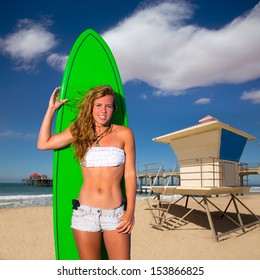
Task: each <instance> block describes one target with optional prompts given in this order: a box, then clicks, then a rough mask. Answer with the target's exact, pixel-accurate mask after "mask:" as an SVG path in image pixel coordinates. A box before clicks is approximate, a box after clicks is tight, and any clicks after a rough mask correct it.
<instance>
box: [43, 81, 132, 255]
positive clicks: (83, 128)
mask: <svg viewBox="0 0 260 280" xmlns="http://www.w3.org/2000/svg"><path fill="white" fill-rule="evenodd" d="M59 91H60V89H59V88H55V90H54V91H53V93H52V95H51V98H50V101H49V106H48V109H47V112H46V114H45V117H44V119H43V122H42V125H41V129H40V132H39V137H38V148H39V149H42V150H49V149H60V148H63V147H65V146H68V145H73V146H74V148H75V156H76V158H77V159H78V161H79V163H80V164H81V169H82V175H83V179H84V180H83V185H82V187H81V190H80V193H79V196H78V200H76V201H75V200H74V201H73V204H74V210H73V215H72V229H73V233H74V238H75V241H76V245H77V249H78V252H79V257H80V259H100V258H101V239H102V238H104V242H105V246H106V249H107V252H108V257H109V259H121V260H123V259H130V233H131V232H132V229H133V226H134V209H135V195H136V171H135V142H134V136H133V133H132V130H131V129H130V128H128V127H123V126H120V125H115V124H112V123H111V117H112V114H113V112H114V111H115V110H116V104H115V98H114V91H113V89H112V88H111V87H110V86H99V87H96V88H93V89H92V90H90V92H89V93H88V94H87V95H86V97H85V99H84V100H83V102H82V103H81V105H80V110H79V113H78V116H77V118H76V120H75V122H74V123H73V124H72V125H71V126H70V127H68V128H67V129H66V130H64V131H63V132H61V133H59V134H54V135H52V134H51V125H52V120H53V117H54V114H55V111H56V110H57V109H59V108H60V107H61V106H62V105H63V104H65V103H66V102H67V101H68V100H67V99H64V100H59V99H58V96H59ZM123 176H124V180H125V187H126V199H127V206H126V205H125V203H124V201H123V196H122V193H121V188H120V182H121V179H122V177H123Z"/></svg>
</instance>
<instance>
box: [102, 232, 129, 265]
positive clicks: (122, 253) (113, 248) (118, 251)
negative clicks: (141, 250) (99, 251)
mask: <svg viewBox="0 0 260 280" xmlns="http://www.w3.org/2000/svg"><path fill="white" fill-rule="evenodd" d="M103 237H104V242H105V245H106V249H107V253H108V257H109V259H110V260H130V240H131V235H130V234H124V233H118V231H117V230H107V231H104V232H103Z"/></svg>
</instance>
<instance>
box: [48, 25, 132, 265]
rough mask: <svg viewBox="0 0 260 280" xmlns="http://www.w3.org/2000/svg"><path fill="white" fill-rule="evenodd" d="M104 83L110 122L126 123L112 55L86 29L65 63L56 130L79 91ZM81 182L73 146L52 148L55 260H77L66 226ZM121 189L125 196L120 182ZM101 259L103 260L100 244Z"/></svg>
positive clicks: (68, 119) (69, 117)
mask: <svg viewBox="0 0 260 280" xmlns="http://www.w3.org/2000/svg"><path fill="white" fill-rule="evenodd" d="M104 84H107V85H110V86H111V87H112V88H113V89H114V91H115V92H116V103H117V106H118V110H117V111H116V112H115V113H114V115H113V118H112V122H113V123H115V124H119V125H124V126H127V125H128V121H127V115H126V106H125V98H124V93H123V87H122V82H121V78H120V74H119V71H118V68H117V65H116V62H115V59H114V57H113V54H112V52H111V51H110V49H109V47H108V45H107V44H106V42H105V41H104V40H103V39H102V37H101V36H100V35H99V34H98V33H96V32H95V31H93V30H91V29H88V30H86V31H85V32H83V33H82V34H81V35H80V36H79V37H78V39H77V40H76V42H75V44H74V46H73V48H72V50H71V53H70V55H69V58H68V61H67V64H66V68H65V71H64V75H63V79H62V84H61V92H60V98H61V99H64V98H68V99H69V102H67V103H66V104H65V105H64V106H62V107H61V108H60V110H59V111H58V113H57V116H56V133H59V132H61V131H63V130H64V129H66V128H67V127H68V126H69V125H70V124H71V123H72V122H73V120H74V118H75V116H76V115H77V109H76V105H77V102H79V99H80V98H81V99H82V93H83V94H84V91H86V90H88V89H90V88H93V87H95V86H98V85H104ZM86 94H87V93H86ZM82 181H83V180H82V175H81V168H80V165H79V163H78V162H77V161H76V160H75V158H74V153H73V148H72V147H66V148H64V149H60V150H56V151H54V170H53V216H54V219H53V221H54V241H55V252H56V259H58V260H77V259H79V257H78V252H77V248H76V245H75V242H74V237H73V233H72V229H71V227H70V226H71V216H72V211H73V210H72V202H71V201H72V199H75V198H77V197H78V194H79V191H80V188H81V185H82ZM121 188H122V192H123V195H124V196H125V188H124V184H123V182H122V184H121ZM86 250H87V248H86ZM102 259H107V254H106V250H105V247H104V245H102Z"/></svg>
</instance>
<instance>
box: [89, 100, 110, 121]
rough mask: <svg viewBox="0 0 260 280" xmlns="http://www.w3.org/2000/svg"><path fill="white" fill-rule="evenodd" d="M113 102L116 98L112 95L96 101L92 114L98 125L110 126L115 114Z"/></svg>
mask: <svg viewBox="0 0 260 280" xmlns="http://www.w3.org/2000/svg"><path fill="white" fill-rule="evenodd" d="M113 102H114V97H113V96H111V95H106V96H104V97H101V98H98V99H96V100H95V101H94V106H93V111H92V114H93V118H94V121H95V124H96V125H101V126H103V125H107V124H109V122H110V119H111V117H112V114H113V112H114V106H113Z"/></svg>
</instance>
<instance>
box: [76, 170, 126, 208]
mask: <svg viewBox="0 0 260 280" xmlns="http://www.w3.org/2000/svg"><path fill="white" fill-rule="evenodd" d="M123 172H124V165H120V166H116V167H83V168H82V175H83V185H82V188H81V190H80V193H79V197H78V200H79V202H80V203H81V204H84V205H88V206H91V207H95V208H102V209H115V208H117V207H118V206H120V205H121V204H122V202H123V196H122V192H121V187H120V182H121V179H122V176H123Z"/></svg>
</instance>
